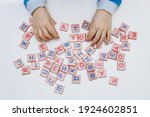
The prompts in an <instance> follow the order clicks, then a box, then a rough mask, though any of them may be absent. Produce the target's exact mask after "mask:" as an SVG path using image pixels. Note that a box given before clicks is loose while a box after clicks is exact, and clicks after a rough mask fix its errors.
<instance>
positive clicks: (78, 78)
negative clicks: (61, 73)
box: [72, 75, 81, 84]
mask: <svg viewBox="0 0 150 117" xmlns="http://www.w3.org/2000/svg"><path fill="white" fill-rule="evenodd" d="M80 81H81V76H80V75H73V76H72V84H80Z"/></svg>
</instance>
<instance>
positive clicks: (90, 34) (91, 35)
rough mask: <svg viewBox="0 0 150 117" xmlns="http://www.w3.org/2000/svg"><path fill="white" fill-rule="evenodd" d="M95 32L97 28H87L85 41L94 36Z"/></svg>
mask: <svg viewBox="0 0 150 117" xmlns="http://www.w3.org/2000/svg"><path fill="white" fill-rule="evenodd" d="M96 32H97V29H96V28H95V27H91V29H90V30H89V33H88V36H87V41H90V40H92V39H93V38H94V36H95V34H96Z"/></svg>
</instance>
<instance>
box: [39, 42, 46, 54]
mask: <svg viewBox="0 0 150 117" xmlns="http://www.w3.org/2000/svg"><path fill="white" fill-rule="evenodd" d="M38 47H39V50H40V51H41V52H45V51H47V50H48V47H47V45H46V43H41V44H39V46H38Z"/></svg>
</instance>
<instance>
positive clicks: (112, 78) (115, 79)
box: [109, 76, 119, 86]
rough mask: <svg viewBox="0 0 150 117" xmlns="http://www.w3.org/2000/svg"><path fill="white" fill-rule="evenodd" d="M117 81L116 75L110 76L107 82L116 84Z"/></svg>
mask: <svg viewBox="0 0 150 117" xmlns="http://www.w3.org/2000/svg"><path fill="white" fill-rule="evenodd" d="M118 82H119V78H117V77H113V76H111V77H110V79H109V84H110V85H114V86H117V85H118Z"/></svg>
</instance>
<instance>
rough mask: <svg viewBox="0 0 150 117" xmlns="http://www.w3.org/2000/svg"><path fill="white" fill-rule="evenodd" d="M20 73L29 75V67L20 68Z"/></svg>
mask: <svg viewBox="0 0 150 117" xmlns="http://www.w3.org/2000/svg"><path fill="white" fill-rule="evenodd" d="M21 72H22V75H27V74H30V73H31V70H30V66H23V67H21Z"/></svg>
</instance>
